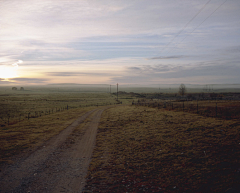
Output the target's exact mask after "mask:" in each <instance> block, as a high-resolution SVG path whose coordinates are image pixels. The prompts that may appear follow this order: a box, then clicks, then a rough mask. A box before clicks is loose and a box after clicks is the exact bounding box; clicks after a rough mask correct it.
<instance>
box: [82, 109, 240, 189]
mask: <svg viewBox="0 0 240 193" xmlns="http://www.w3.org/2000/svg"><path fill="white" fill-rule="evenodd" d="M239 130H240V124H239V121H236V120H235V121H234V120H222V119H215V118H207V117H203V116H200V115H197V114H190V113H185V112H174V111H166V110H163V109H156V108H148V107H136V106H125V107H124V106H123V107H118V108H111V109H108V110H106V111H105V112H104V113H103V116H102V119H101V123H100V125H99V130H98V135H97V141H96V147H95V149H94V153H93V157H92V161H91V164H90V167H89V172H88V176H87V185H86V186H85V191H86V192H161V191H162V192H225V191H226V190H227V189H228V188H229V187H232V186H234V185H235V184H237V183H239V179H240V176H239V168H240V161H239V160H240V154H239V152H240V151H239V150H240V144H239V143H240V141H239Z"/></svg>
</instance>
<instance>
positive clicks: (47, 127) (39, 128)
mask: <svg viewBox="0 0 240 193" xmlns="http://www.w3.org/2000/svg"><path fill="white" fill-rule="evenodd" d="M94 108H96V107H85V108H77V109H70V110H66V111H62V112H57V113H54V114H51V115H48V116H42V117H38V118H32V119H29V120H24V121H22V122H19V123H17V124H15V125H9V126H7V127H3V128H0V163H5V162H11V160H12V156H15V155H18V154H19V153H21V152H23V151H24V150H25V149H27V150H32V149H34V148H36V147H38V146H39V145H40V144H42V143H43V142H45V141H46V140H48V139H50V138H51V137H53V136H54V135H56V134H58V133H59V132H60V131H62V130H63V129H65V128H66V127H67V126H68V125H70V124H71V123H72V122H73V121H74V120H76V119H77V118H78V117H79V116H81V115H82V114H84V113H85V112H87V111H89V110H91V109H94Z"/></svg>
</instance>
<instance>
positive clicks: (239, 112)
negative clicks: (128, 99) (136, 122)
mask: <svg viewBox="0 0 240 193" xmlns="http://www.w3.org/2000/svg"><path fill="white" fill-rule="evenodd" d="M132 105H136V106H147V107H152V108H158V109H160V108H163V109H165V110H173V111H183V112H190V113H196V114H200V115H203V116H206V117H218V118H223V119H227V120H229V119H240V104H238V105H236V106H233V105H229V104H228V103H218V102H213V101H211V103H209V105H208V102H205V104H204V103H203V102H201V103H199V102H198V101H194V102H192V103H190V102H187V101H180V102H178V101H164V102H152V101H148V102H146V101H145V102H133V103H132Z"/></svg>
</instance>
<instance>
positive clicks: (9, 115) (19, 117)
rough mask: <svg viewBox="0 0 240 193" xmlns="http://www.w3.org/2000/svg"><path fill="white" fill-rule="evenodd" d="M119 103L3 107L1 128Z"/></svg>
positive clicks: (0, 110) (0, 121)
mask: <svg viewBox="0 0 240 193" xmlns="http://www.w3.org/2000/svg"><path fill="white" fill-rule="evenodd" d="M112 104H117V103H97V104H81V105H78V106H70V105H66V106H59V107H53V108H49V109H35V110H34V109H32V110H31V109H28V110H26V109H22V110H19V107H16V108H14V107H11V108H7V107H3V108H4V109H0V127H4V126H6V125H13V124H16V123H19V122H21V121H23V120H25V119H27V120H29V119H32V118H38V117H42V116H46V115H50V114H54V113H57V112H62V111H65V110H69V109H74V108H79V107H92V106H96V107H99V106H106V105H112Z"/></svg>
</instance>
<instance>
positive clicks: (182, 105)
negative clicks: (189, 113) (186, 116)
mask: <svg viewBox="0 0 240 193" xmlns="http://www.w3.org/2000/svg"><path fill="white" fill-rule="evenodd" d="M182 108H183V111H184V101H183V103H182Z"/></svg>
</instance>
